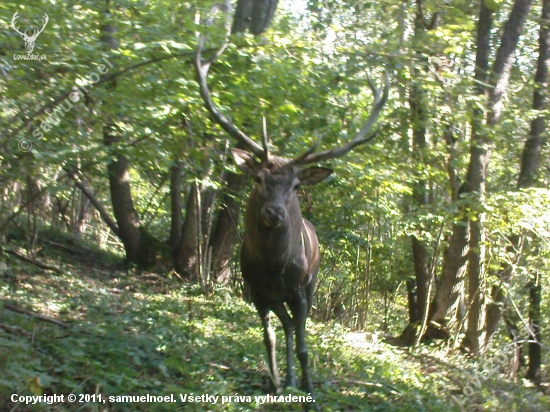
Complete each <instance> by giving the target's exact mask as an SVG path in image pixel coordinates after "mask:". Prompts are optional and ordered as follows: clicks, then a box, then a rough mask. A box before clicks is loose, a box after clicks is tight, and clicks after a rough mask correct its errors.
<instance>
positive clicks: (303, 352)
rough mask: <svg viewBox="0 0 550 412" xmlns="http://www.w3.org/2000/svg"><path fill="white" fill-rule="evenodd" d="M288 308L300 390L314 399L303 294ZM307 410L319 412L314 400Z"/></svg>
mask: <svg viewBox="0 0 550 412" xmlns="http://www.w3.org/2000/svg"><path fill="white" fill-rule="evenodd" d="M289 306H290V310H291V312H292V317H293V321H294V328H295V329H296V355H298V359H299V360H300V365H301V367H302V382H301V383H300V389H302V390H303V391H304V392H306V393H308V394H310V395H311V396H312V397H314V395H313V383H312V381H311V375H310V373H309V364H308V355H307V346H306V318H307V312H308V305H307V299H306V297H305V294H304V293H299V294H298V296H297V298H296V299H295V300H294V301H293V302H292V303H291V304H290V305H289ZM308 408H314V409H315V410H317V411H320V410H321V409H320V407H319V404H317V403H315V400H314V401H313V402H312V403H311V404H309V405H308Z"/></svg>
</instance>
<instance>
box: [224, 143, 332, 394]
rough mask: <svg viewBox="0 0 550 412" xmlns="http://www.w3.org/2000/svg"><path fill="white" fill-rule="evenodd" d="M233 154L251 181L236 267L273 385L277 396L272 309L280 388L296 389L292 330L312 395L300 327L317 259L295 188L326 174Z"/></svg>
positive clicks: (280, 161) (312, 234)
mask: <svg viewBox="0 0 550 412" xmlns="http://www.w3.org/2000/svg"><path fill="white" fill-rule="evenodd" d="M232 152H233V156H234V157H235V160H236V162H237V164H238V165H239V167H240V168H241V169H242V170H243V171H244V172H246V173H247V174H249V175H251V176H253V177H254V179H255V181H256V184H255V185H254V188H253V189H252V193H251V194H250V197H249V198H248V202H247V205H246V212H245V224H244V226H245V235H244V243H243V248H242V251H241V269H242V273H243V278H244V280H245V281H246V283H247V285H248V286H249V288H250V291H251V295H252V301H253V303H254V305H255V306H256V309H257V310H258V314H259V315H260V318H261V320H262V324H263V326H264V342H265V345H266V348H267V353H268V362H269V368H270V372H271V376H272V379H273V385H274V386H275V390H276V391H277V392H279V391H280V390H281V383H280V380H279V374H278V371H277V362H276V356H275V333H274V332H273V330H272V328H271V325H270V312H271V311H273V312H274V313H275V314H276V315H277V317H278V318H279V319H280V320H281V323H282V324H283V328H284V330H285V341H286V354H287V356H286V358H287V378H286V381H285V385H287V386H293V387H295V386H296V377H295V374H294V368H293V356H294V354H293V339H294V332H295V333H296V354H297V355H298V359H299V360H300V364H301V367H302V373H303V377H302V383H301V388H302V389H303V390H304V391H306V392H308V393H311V394H312V396H313V384H312V381H311V377H310V373H309V366H308V354H307V347H306V343H305V323H306V318H307V315H308V313H309V311H310V310H311V306H312V303H313V291H314V289H315V282H316V279H317V271H318V270H319V262H320V256H319V243H318V240H317V235H316V234H315V228H314V227H313V225H312V224H311V222H309V221H308V220H306V219H304V218H303V217H302V212H301V210H300V202H299V200H298V195H297V188H298V186H299V185H300V184H316V183H318V182H319V181H321V180H323V179H324V178H325V177H327V176H328V175H329V174H330V173H331V170H330V169H326V168H319V167H313V168H310V169H307V170H304V171H301V170H300V169H299V168H297V167H295V166H290V167H287V163H288V160H287V159H284V158H280V157H271V158H269V160H264V161H263V162H262V163H257V162H256V161H255V160H254V159H253V157H252V155H251V154H249V153H247V152H243V151H241V150H236V149H234V150H233V151H232ZM285 304H286V306H287V307H288V309H290V313H291V315H292V316H291V315H290V314H289V313H288V311H287V307H285Z"/></svg>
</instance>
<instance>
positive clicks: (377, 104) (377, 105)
mask: <svg viewBox="0 0 550 412" xmlns="http://www.w3.org/2000/svg"><path fill="white" fill-rule="evenodd" d="M367 81H368V83H369V87H370V89H371V90H372V93H373V95H374V101H373V104H372V111H371V113H370V115H369V118H368V119H367V121H366V122H365V124H364V125H363V127H362V128H361V130H359V132H357V134H356V135H355V136H354V137H353V139H351V140H350V141H349V142H347V143H346V144H344V145H343V146H340V147H335V148H333V149H328V150H325V151H322V152H319V153H313V151H314V150H313V151H311V153H309V154H308V155H307V156H304V155H302V156H300V159H301V160H300V162H299V163H300V164H309V163H314V162H319V161H322V160H328V159H334V158H335V157H340V156H343V155H344V154H346V153H348V152H349V151H350V150H352V149H353V148H355V147H356V146H359V145H361V144H363V143H367V142H368V141H370V140H372V139H374V137H376V135H377V134H378V129H376V130H374V131H373V132H372V133H370V134H369V132H370V131H371V129H372V127H373V126H374V124H375V123H376V120H378V116H379V115H380V112H381V111H382V109H383V108H384V105H385V104H386V101H387V100H388V93H389V89H390V79H389V75H388V71H387V70H386V73H385V80H384V90H383V91H380V89H378V88H377V87H376V85H375V84H374V82H373V81H372V79H371V78H370V76H369V75H368V74H367ZM293 162H294V161H293ZM297 163H298V162H294V164H297Z"/></svg>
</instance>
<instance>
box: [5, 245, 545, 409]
mask: <svg viewBox="0 0 550 412" xmlns="http://www.w3.org/2000/svg"><path fill="white" fill-rule="evenodd" d="M70 249H71V248H66V247H65V248H63V247H59V244H57V246H55V245H52V244H50V245H49V246H45V247H44V249H43V250H42V252H41V254H40V255H39V256H38V259H40V260H42V261H44V262H48V264H54V265H57V266H59V267H60V269H61V271H60V273H59V274H57V273H52V272H47V271H44V270H42V269H39V268H37V267H36V266H33V265H32V264H29V263H25V262H22V261H20V260H16V258H15V257H13V256H11V255H7V254H4V255H2V256H1V258H0V297H1V298H2V302H3V303H0V308H1V307H2V305H3V304H4V303H9V304H13V305H17V306H19V307H22V308H25V309H28V310H32V311H35V312H38V313H40V314H43V315H46V316H50V317H53V318H55V319H59V320H62V321H63V322H65V323H66V326H65V327H63V326H59V325H56V324H52V323H50V322H47V321H44V320H40V319H37V318H35V317H32V316H28V315H24V314H20V313H15V312H12V311H9V310H6V309H5V308H4V309H3V310H0V324H1V325H3V326H5V327H4V328H0V410H2V411H12V410H13V411H98V412H99V411H178V410H185V411H205V410H206V411H292V410H296V411H298V410H303V405H301V404H299V403H285V404H263V405H262V404H260V402H259V398H258V400H255V396H264V395H265V394H266V393H268V390H269V375H268V372H267V369H266V363H265V355H264V347H263V342H262V330H261V327H260V322H259V320H258V319H257V316H256V313H255V311H254V309H253V308H252V307H251V306H250V305H249V304H247V303H245V302H243V301H242V300H241V299H239V298H236V297H234V296H232V295H231V293H230V292H229V291H228V290H224V289H217V290H216V291H215V292H214V293H213V294H212V295H210V296H203V295H202V294H201V293H200V290H199V289H198V288H197V287H195V286H192V285H182V284H181V283H180V282H178V281H177V280H176V279H170V278H167V277H164V276H159V275H155V274H147V273H142V274H139V273H136V272H134V271H131V270H130V271H123V270H121V269H120V267H118V266H117V264H116V263H115V262H116V260H114V259H113V257H112V256H109V255H106V254H105V253H102V252H99V251H97V250H93V249H90V248H87V247H85V246H82V245H79V246H78V247H75V248H74V250H73V251H70ZM276 326H277V338H278V349H279V352H278V354H279V369H280V371H281V374H282V372H283V371H284V367H285V365H284V362H283V359H284V353H283V346H284V345H283V339H282V331H281V328H280V325H278V324H276ZM307 329H308V345H309V353H310V360H311V365H312V374H313V377H314V386H315V390H316V398H317V402H320V404H321V405H322V410H323V411H396V412H405V411H442V412H443V411H444V412H453V411H457V412H458V411H460V410H461V407H460V406H459V404H458V403H457V402H455V401H454V400H453V396H454V397H455V398H456V399H457V400H458V401H459V402H463V404H462V410H468V411H507V412H508V411H533V412H534V411H542V410H550V403H549V398H548V396H546V395H543V394H541V393H540V392H537V391H536V390H534V389H533V388H530V387H528V385H526V384H525V383H524V382H522V381H519V382H512V381H510V380H508V379H506V378H505V377H504V376H503V375H502V373H501V372H502V370H503V368H500V367H499V368H497V369H494V370H492V369H490V368H488V367H487V365H484V364H477V363H476V362H474V361H472V360H469V359H467V358H464V357H462V356H460V355H449V354H448V353H447V351H445V350H444V348H438V347H434V346H423V347H421V348H420V349H416V350H415V351H409V350H407V349H403V348H398V347H394V346H392V345H389V344H387V343H385V342H384V341H383V340H382V339H380V338H379V337H378V336H377V335H376V334H370V333H369V334H366V333H360V332H352V331H350V330H347V329H345V328H343V327H341V326H340V325H339V324H337V323H332V324H323V323H316V322H312V321H308V325H307ZM501 369H502V370H501ZM487 371H492V372H491V373H489V374H487ZM298 372H299V371H298ZM476 377H477V378H476ZM485 377H487V378H486V379H485ZM476 382H479V385H478V384H477V383H476ZM468 385H469V387H470V388H472V392H471V393H470V390H469V389H467V390H466V393H468V394H469V395H470V396H468V397H466V396H465V395H464V394H463V389H464V387H465V386H468ZM12 394H18V395H24V396H31V395H34V396H38V395H42V394H44V395H53V394H58V395H60V394H64V395H65V399H66V397H67V395H69V394H75V395H77V400H78V399H79V398H78V397H79V395H80V394H87V395H96V396H98V395H101V396H102V399H105V398H107V397H110V396H113V397H116V396H123V395H134V396H140V395H143V396H146V395H149V396H168V397H169V396H171V395H174V399H175V400H176V402H170V403H167V402H163V403H158V402H156V403H154V402H142V403H115V402H109V401H107V402H105V403H102V402H93V399H92V398H91V397H90V396H89V397H88V401H89V402H76V403H67V402H64V403H56V404H52V405H48V404H44V403H42V404H37V405H26V404H24V403H14V402H12V401H11V399H10V398H11V396H12ZM180 394H181V395H187V400H188V402H186V403H183V402H181V401H180V399H179V395H180ZM201 395H211V396H219V398H218V399H217V402H216V403H213V402H214V399H213V398H210V399H208V400H207V399H206V398H204V397H202V398H201V397H200V396H201ZM283 395H285V396H286V395H296V396H300V395H301V396H304V395H306V394H304V393H302V392H300V391H298V390H294V391H291V390H288V389H287V390H286V391H285V392H283ZM190 396H197V397H199V398H198V399H194V400H197V401H196V402H189V400H190ZM222 396H226V397H229V396H232V397H234V398H233V399H232V400H233V402H226V403H225V404H222V403H221V402H222V398H221V397H222ZM96 399H97V398H96ZM115 399H116V398H115ZM82 400H83V401H85V400H86V398H85V397H82ZM226 400H227V398H226Z"/></svg>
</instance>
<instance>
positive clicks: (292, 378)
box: [273, 303, 296, 388]
mask: <svg viewBox="0 0 550 412" xmlns="http://www.w3.org/2000/svg"><path fill="white" fill-rule="evenodd" d="M273 312H275V314H276V315H277V317H278V318H279V319H280V321H281V323H282V324H283V329H284V331H285V342H286V368H287V369H286V380H285V387H287V386H290V387H292V388H296V374H295V373H294V348H293V346H294V324H293V322H292V318H291V317H290V315H289V314H288V312H287V310H286V308H285V305H284V303H280V304H279V305H277V306H274V307H273Z"/></svg>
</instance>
